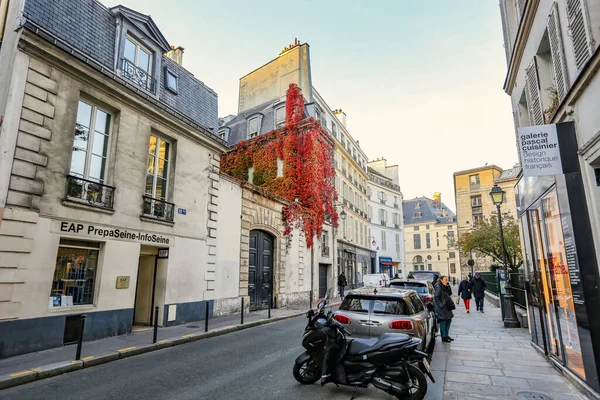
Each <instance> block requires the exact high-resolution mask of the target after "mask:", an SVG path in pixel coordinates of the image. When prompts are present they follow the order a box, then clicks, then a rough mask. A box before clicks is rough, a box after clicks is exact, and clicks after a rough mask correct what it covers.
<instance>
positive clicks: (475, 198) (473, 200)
mask: <svg viewBox="0 0 600 400" xmlns="http://www.w3.org/2000/svg"><path fill="white" fill-rule="evenodd" d="M477 206H481V195H479V196H472V197H471V207H477Z"/></svg>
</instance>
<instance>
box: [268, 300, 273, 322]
mask: <svg viewBox="0 0 600 400" xmlns="http://www.w3.org/2000/svg"><path fill="white" fill-rule="evenodd" d="M272 306H273V297H272V296H271V295H269V318H271V307H272Z"/></svg>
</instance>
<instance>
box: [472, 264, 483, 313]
mask: <svg viewBox="0 0 600 400" xmlns="http://www.w3.org/2000/svg"><path fill="white" fill-rule="evenodd" d="M471 286H472V287H471V290H472V292H473V296H474V297H475V305H476V306H477V311H481V312H483V299H484V297H485V288H486V285H485V281H484V280H483V279H482V278H481V276H480V275H479V272H475V277H474V278H473V282H472V283H471Z"/></svg>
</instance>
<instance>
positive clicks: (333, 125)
mask: <svg viewBox="0 0 600 400" xmlns="http://www.w3.org/2000/svg"><path fill="white" fill-rule="evenodd" d="M331 132H332V133H333V137H335V138H337V125H336V124H335V123H334V122H331Z"/></svg>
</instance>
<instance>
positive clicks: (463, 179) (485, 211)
mask: <svg viewBox="0 0 600 400" xmlns="http://www.w3.org/2000/svg"><path fill="white" fill-rule="evenodd" d="M519 171H520V167H519V166H515V167H513V168H511V169H508V170H503V169H502V168H500V167H498V166H496V165H486V166H483V167H479V168H473V169H468V170H465V171H459V172H455V173H454V196H455V201H456V220H457V226H458V237H459V238H460V237H461V235H462V234H464V233H465V232H469V231H470V230H471V229H473V227H474V226H475V225H477V223H478V222H480V221H483V220H489V218H490V217H491V216H492V215H493V214H495V213H497V209H496V206H495V205H494V204H493V203H492V199H491V197H490V191H491V190H492V187H493V186H494V184H498V186H500V187H501V188H502V189H503V190H504V191H505V192H506V196H505V197H506V200H505V201H506V202H505V203H504V204H502V208H501V210H502V213H503V214H504V213H509V214H510V215H512V217H513V218H515V219H516V218H517V205H516V198H515V185H516V183H517V176H518V174H519ZM469 259H473V260H474V261H475V266H474V268H473V270H475V271H489V269H490V266H491V265H492V264H494V261H493V260H492V259H491V258H490V257H487V256H485V255H483V254H480V253H478V252H476V251H474V252H472V253H471V254H461V258H460V263H461V264H460V265H461V268H462V269H463V272H470V271H471V268H470V267H469V268H465V267H464V265H466V264H467V261H468V260H469ZM496 263H497V262H496Z"/></svg>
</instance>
